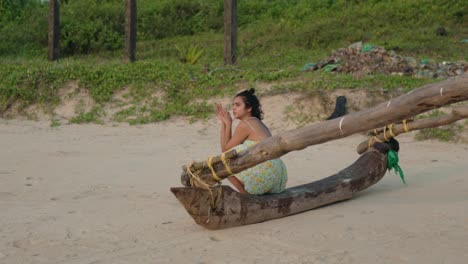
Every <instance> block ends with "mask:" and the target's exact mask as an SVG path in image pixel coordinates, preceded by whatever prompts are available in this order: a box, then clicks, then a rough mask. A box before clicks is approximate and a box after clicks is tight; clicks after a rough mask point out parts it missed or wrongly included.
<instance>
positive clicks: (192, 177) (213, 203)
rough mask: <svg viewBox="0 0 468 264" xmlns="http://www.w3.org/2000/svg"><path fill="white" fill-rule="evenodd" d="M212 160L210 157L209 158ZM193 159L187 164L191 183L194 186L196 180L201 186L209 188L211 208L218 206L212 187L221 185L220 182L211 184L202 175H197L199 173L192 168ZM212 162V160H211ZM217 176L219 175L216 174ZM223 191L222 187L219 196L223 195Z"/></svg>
mask: <svg viewBox="0 0 468 264" xmlns="http://www.w3.org/2000/svg"><path fill="white" fill-rule="evenodd" d="M208 160H210V159H208ZM193 163H194V162H193V161H192V162H191V163H190V164H189V165H188V166H187V174H188V175H189V178H190V185H191V186H192V187H193V186H194V185H193V183H194V182H195V181H196V182H198V183H199V185H200V187H201V188H203V189H205V190H207V191H208V192H209V193H210V200H211V208H213V209H214V208H216V199H215V198H214V195H213V191H212V189H213V188H214V187H216V185H219V182H218V183H217V184H214V185H209V184H208V183H206V182H204V181H203V180H202V179H200V177H199V176H198V175H197V174H198V173H194V172H192V170H191V168H192V165H193ZM210 163H211V162H210ZM216 177H217V176H216ZM221 191H222V188H219V189H218V197H221Z"/></svg>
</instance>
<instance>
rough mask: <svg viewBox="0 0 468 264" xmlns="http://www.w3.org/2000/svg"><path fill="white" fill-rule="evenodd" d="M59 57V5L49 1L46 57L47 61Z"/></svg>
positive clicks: (55, 1) (53, 0)
mask: <svg viewBox="0 0 468 264" xmlns="http://www.w3.org/2000/svg"><path fill="white" fill-rule="evenodd" d="M59 56H60V3H59V0H50V1H49V34H48V55H47V58H48V60H49V61H55V60H57V59H58V58H59Z"/></svg>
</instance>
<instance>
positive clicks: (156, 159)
mask: <svg viewBox="0 0 468 264" xmlns="http://www.w3.org/2000/svg"><path fill="white" fill-rule="evenodd" d="M49 124H50V123H49V122H29V121H5V120H0V148H1V151H0V212H1V213H0V216H1V217H0V263H47V264H52V263H86V264H87V263H93V264H98V263H132V264H137V263H450V264H452V263H460V264H465V263H468V162H467V158H468V155H467V154H468V145H456V144H446V143H439V142H435V141H424V142H417V141H414V140H413V139H412V137H411V136H400V137H399V139H400V143H401V149H402V150H401V152H400V160H401V161H400V165H401V166H402V167H403V169H404V172H405V174H406V178H407V182H408V185H407V186H404V185H403V184H402V183H401V181H400V179H399V177H398V176H396V175H395V174H393V173H391V174H387V175H386V176H385V177H384V178H383V179H382V180H381V181H380V182H379V183H377V184H376V185H375V186H373V187H371V188H370V189H368V190H366V191H363V192H362V193H360V194H359V195H358V196H357V197H355V198H354V199H352V200H349V201H345V202H341V203H337V204H334V205H330V206H326V207H323V208H319V209H316V210H312V211H308V212H305V213H301V214H298V215H294V216H290V217H286V218H282V219H278V220H273V221H268V222H264V223H261V224H255V225H249V226H243V227H237V228H231V229H225V230H219V231H209V230H205V229H203V228H202V227H200V226H198V225H196V224H195V223H194V222H193V220H192V219H191V218H190V217H189V215H188V214H187V213H186V212H185V211H184V209H183V207H182V206H181V205H180V204H179V202H178V201H177V199H176V198H175V197H174V196H173V195H172V194H171V193H170V191H169V188H170V187H171V186H180V183H179V175H180V172H181V165H183V164H185V163H188V162H189V161H190V160H192V159H195V160H201V159H202V158H205V157H207V156H209V155H214V154H217V153H218V152H219V151H218V146H219V143H218V135H219V134H218V129H217V123H216V122H215V121H214V120H211V121H209V122H206V123H204V124H202V123H195V124H192V125H189V124H187V123H184V122H182V121H171V122H164V123H160V124H154V125H147V126H142V127H130V126H125V125H119V126H116V127H112V126H97V125H63V126H60V127H58V128H51V127H50V126H49ZM363 139H364V137H363V136H361V135H355V136H352V137H348V138H346V139H342V140H338V141H333V142H328V143H326V144H322V145H318V146H313V147H310V148H307V149H305V150H303V151H301V152H294V153H289V154H287V155H286V156H284V161H285V163H286V165H287V166H288V171H289V182H288V186H289V187H291V186H294V185H298V184H302V183H306V182H310V181H313V180H317V179H320V178H323V177H326V176H329V175H331V174H333V173H335V172H337V171H339V170H341V169H342V168H344V167H345V166H347V165H349V164H351V163H352V162H354V160H355V159H356V158H357V157H358V155H357V154H356V152H355V147H356V146H357V145H358V144H359V142H361V140H363Z"/></svg>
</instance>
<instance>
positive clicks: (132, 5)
mask: <svg viewBox="0 0 468 264" xmlns="http://www.w3.org/2000/svg"><path fill="white" fill-rule="evenodd" d="M135 54H136V0H125V59H126V60H127V61H129V62H134V61H135Z"/></svg>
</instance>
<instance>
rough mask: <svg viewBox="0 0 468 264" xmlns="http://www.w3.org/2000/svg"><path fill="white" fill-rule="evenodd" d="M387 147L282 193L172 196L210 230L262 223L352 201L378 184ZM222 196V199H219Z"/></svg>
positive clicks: (190, 190)
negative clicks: (325, 176) (213, 202)
mask: <svg viewBox="0 0 468 264" xmlns="http://www.w3.org/2000/svg"><path fill="white" fill-rule="evenodd" d="M388 150H389V148H388V146H387V145H386V144H381V143H376V144H375V145H374V147H373V148H371V149H370V150H368V151H367V152H365V153H364V154H363V155H361V156H360V157H359V159H358V160H356V161H355V162H354V163H353V164H351V165H350V166H349V167H347V168H345V169H344V170H342V171H340V172H338V173H337V174H335V175H332V176H329V177H327V178H324V179H322V180H318V181H315V182H312V183H308V184H304V185H299V186H296V187H292V188H289V189H286V190H285V191H284V192H282V193H280V194H266V195H259V196H256V195H248V194H241V193H238V192H237V191H235V190H233V189H232V188H231V187H229V186H225V185H222V186H220V187H217V188H221V192H219V189H216V188H215V189H213V197H214V201H215V208H214V209H213V208H211V204H212V198H211V196H210V193H209V191H207V190H205V189H201V188H196V187H174V188H171V191H172V193H173V194H174V195H175V196H176V197H177V199H178V200H179V201H180V202H181V203H182V205H183V206H184V208H185V210H187V212H188V213H189V215H190V216H191V217H192V218H193V219H194V220H195V222H196V223H197V224H199V225H201V226H203V227H205V228H208V229H213V230H215V229H223V228H229V227H234V226H241V225H248V224H254V223H260V222H264V221H268V220H272V219H276V218H280V217H285V216H289V215H293V214H297V213H301V212H304V211H307V210H311V209H314V208H317V207H320V206H323V205H327V204H331V203H335V202H338V201H342V200H346V199H350V198H352V196H353V194H355V193H357V192H359V191H362V190H364V189H366V188H368V187H370V186H372V185H373V184H375V183H377V182H378V181H379V180H380V179H381V178H382V177H383V176H384V175H385V172H386V170H387V152H388ZM218 196H219V197H218Z"/></svg>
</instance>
